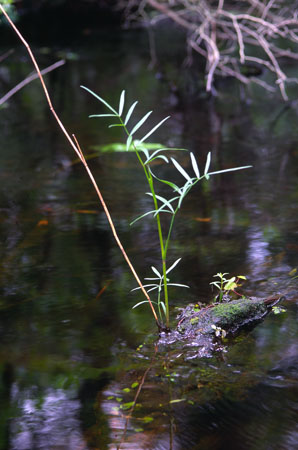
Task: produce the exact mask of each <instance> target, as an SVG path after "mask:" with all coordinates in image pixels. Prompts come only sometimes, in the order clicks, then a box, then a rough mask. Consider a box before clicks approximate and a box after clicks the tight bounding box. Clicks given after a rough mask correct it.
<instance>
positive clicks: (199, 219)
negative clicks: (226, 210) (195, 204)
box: [195, 217, 211, 222]
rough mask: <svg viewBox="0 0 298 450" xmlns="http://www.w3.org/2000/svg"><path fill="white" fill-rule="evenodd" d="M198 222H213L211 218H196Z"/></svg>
mask: <svg viewBox="0 0 298 450" xmlns="http://www.w3.org/2000/svg"><path fill="white" fill-rule="evenodd" d="M195 220H196V221H197V222H211V217H195Z"/></svg>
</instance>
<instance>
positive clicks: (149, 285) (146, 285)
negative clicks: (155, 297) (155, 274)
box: [130, 283, 159, 292]
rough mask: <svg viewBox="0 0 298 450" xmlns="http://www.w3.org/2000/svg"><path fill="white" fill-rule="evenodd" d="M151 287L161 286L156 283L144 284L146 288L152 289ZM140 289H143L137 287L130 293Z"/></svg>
mask: <svg viewBox="0 0 298 450" xmlns="http://www.w3.org/2000/svg"><path fill="white" fill-rule="evenodd" d="M151 286H159V285H158V284H156V283H154V284H153V283H151V284H144V285H143V287H144V288H147V287H151ZM138 289H141V287H140V286H137V287H135V288H133V289H131V290H130V292H133V291H137V290H138Z"/></svg>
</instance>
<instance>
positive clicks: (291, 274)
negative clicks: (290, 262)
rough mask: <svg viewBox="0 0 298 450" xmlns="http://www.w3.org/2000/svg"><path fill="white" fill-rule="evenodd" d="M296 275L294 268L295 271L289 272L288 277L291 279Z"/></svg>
mask: <svg viewBox="0 0 298 450" xmlns="http://www.w3.org/2000/svg"><path fill="white" fill-rule="evenodd" d="M296 273H297V269H296V268H295V269H293V270H291V272H289V275H290V277H293V276H294V275H296Z"/></svg>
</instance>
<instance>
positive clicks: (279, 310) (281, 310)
mask: <svg viewBox="0 0 298 450" xmlns="http://www.w3.org/2000/svg"><path fill="white" fill-rule="evenodd" d="M272 311H273V312H274V314H282V313H285V312H286V311H287V310H286V309H285V308H283V307H282V306H273V307H272Z"/></svg>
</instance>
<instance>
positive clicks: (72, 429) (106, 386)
mask: <svg viewBox="0 0 298 450" xmlns="http://www.w3.org/2000/svg"><path fill="white" fill-rule="evenodd" d="M137 36H140V35H139V34H137ZM143 39H145V38H144V36H143V37H141V38H140V39H136V38H135V37H134V38H129V37H128V36H127V35H126V37H123V38H121V39H119V36H118V37H116V38H115V41H114V42H111V41H109V39H103V38H102V40H101V47H100V49H99V48H98V45H97V43H96V46H93V47H92V46H91V45H90V46H88V48H78V49H76V51H77V53H78V54H79V55H80V58H81V59H80V60H79V61H72V62H70V61H69V62H68V63H67V65H66V66H65V70H64V69H63V71H60V72H59V73H58V72H57V74H55V75H54V74H52V75H51V76H50V77H49V78H48V81H49V86H50V90H51V92H53V95H54V103H55V104H56V105H57V109H58V110H59V111H60V112H62V116H63V117H64V119H65V122H66V125H69V128H70V129H71V131H75V132H76V133H77V135H78V138H79V140H80V142H82V143H83V147H84V148H85V151H86V152H87V153H88V152H89V151H90V153H93V152H94V150H93V149H92V147H93V146H94V145H101V144H106V143H109V142H111V140H115V141H121V139H122V137H123V136H121V134H120V133H119V134H117V131H116V133H115V134H113V135H111V134H110V130H106V127H105V125H104V124H101V123H99V122H97V121H90V120H88V119H87V117H88V115H89V114H91V113H96V112H98V104H97V103H96V102H95V101H94V100H91V99H90V98H89V97H87V96H85V95H83V93H82V92H81V91H80V90H79V88H78V86H79V84H85V85H87V86H89V87H90V88H91V89H94V90H95V91H96V92H98V93H99V94H102V95H103V94H105V95H106V97H107V98H108V99H109V100H110V101H111V103H112V104H116V102H117V101H118V97H119V93H120V92H121V90H122V89H123V87H126V88H127V96H128V101H129V102H130V103H131V102H133V101H134V100H135V99H139V100H142V101H141V102H140V106H139V110H138V113H139V114H140V116H141V115H142V114H144V113H145V112H146V111H147V110H149V109H154V110H155V120H156V123H157V122H158V121H159V120H160V119H162V118H163V117H164V116H166V115H168V114H172V116H173V120H172V121H171V122H170V121H169V123H168V125H167V126H166V127H165V128H163V129H162V130H160V133H159V134H158V133H157V135H156V140H158V141H159V142H162V143H164V144H165V145H171V144H172V145H174V146H182V147H187V148H189V149H190V150H192V151H193V152H194V153H195V154H196V156H197V158H198V161H199V164H200V167H203V165H204V162H205V159H206V153H207V152H208V151H210V150H212V151H213V164H214V168H215V169H218V170H219V169H223V168H225V167H231V166H235V165H243V164H253V166H254V168H253V169H252V170H250V171H248V172H247V173H241V174H233V175H231V176H223V177H219V178H217V179H214V180H213V181H212V182H211V183H209V184H202V185H201V186H200V187H198V188H197V190H196V191H194V192H193V193H192V194H191V196H190V197H189V199H188V200H187V201H186V202H185V205H184V207H183V210H182V211H181V215H180V217H179V218H178V220H177V227H176V228H175V230H174V233H173V241H172V245H171V248H170V252H171V254H170V257H171V258H172V259H173V261H174V260H175V259H176V258H178V257H181V256H182V257H183V261H182V263H181V266H180V267H178V268H177V272H176V276H177V282H183V283H185V284H189V285H190V286H191V287H192V292H193V293H192V294H188V293H185V294H183V297H181V292H180V291H179V292H178V291H175V290H173V291H172V293H171V295H172V298H173V306H174V305H175V304H177V305H178V304H179V305H180V306H181V304H185V303H187V302H189V301H197V300H198V299H200V300H204V301H208V300H210V298H211V297H212V296H213V294H212V292H211V290H210V286H209V282H210V281H212V279H213V275H214V274H215V273H217V272H218V271H222V272H230V273H231V275H234V274H245V275H246V276H247V278H248V282H247V283H246V287H245V289H246V291H245V292H249V293H250V294H251V295H258V296H261V297H263V296H265V295H271V294H273V293H275V292H276V291H280V292H282V293H285V294H286V297H287V301H286V302H285V306H286V307H287V313H286V314H283V315H279V316H274V315H273V314H272V315H270V316H269V317H268V318H267V319H266V321H265V322H263V323H262V324H260V325H259V326H258V327H257V328H255V330H253V331H252V332H251V333H249V334H247V333H243V334H240V335H239V336H237V337H236V338H235V339H232V340H231V341H230V342H227V343H226V344H225V347H226V349H225V351H221V352H218V353H217V354H216V355H213V356H212V357H211V358H201V356H202V353H200V349H197V350H194V349H187V348H183V349H182V350H181V349H180V350H179V349H178V350H177V349H175V348H170V349H168V348H159V351H158V353H157V354H156V358H155V360H154V362H153V363H152V365H150V364H151V362H152V357H153V355H154V346H152V344H150V345H149V344H148V341H149V343H150V338H148V336H147V335H148V332H150V331H151V330H152V329H153V327H154V325H152V328H151V324H152V320H151V317H150V311H148V310H147V309H146V308H143V309H142V308H140V309H139V310H134V311H131V306H132V305H133V304H135V303H136V302H137V301H138V299H136V297H135V296H133V295H132V294H129V291H130V289H131V288H133V287H134V286H135V285H134V282H133V280H132V278H131V277H130V275H129V274H128V272H127V269H126V267H125V265H124V262H123V258H122V256H121V255H120V254H118V251H117V249H116V248H115V246H114V243H113V241H112V238H111V234H110V231H109V229H108V225H107V223H106V219H105V217H104V215H103V213H102V211H101V209H99V207H98V205H97V202H96V200H95V195H94V194H93V192H92V188H91V187H90V185H89V181H88V180H87V178H86V177H85V174H84V173H83V170H82V168H81V167H80V166H79V165H78V164H74V163H73V160H74V156H73V155H72V154H70V153H68V150H66V144H65V142H64V139H63V137H62V136H60V134H59V131H57V129H56V124H55V123H53V122H51V119H49V113H48V111H47V108H46V107H45V104H44V99H43V97H42V94H41V92H40V90H39V87H38V86H37V84H32V85H31V86H30V87H28V90H27V91H23V92H21V93H19V95H18V97H15V98H14V99H11V101H10V104H9V106H8V108H6V109H5V110H1V117H2V119H3V124H4V125H5V126H3V127H2V128H1V131H0V135H1V139H2V142H4V143H5V146H4V147H3V149H2V151H1V154H0V160H1V181H2V183H1V186H0V200H1V205H0V208H1V212H2V217H1V218H0V234H1V242H3V246H2V247H1V249H0V252H1V256H0V257H1V261H0V262H1V272H0V289H1V298H0V309H1V323H0V337H1V342H2V348H1V352H0V371H1V373H2V379H1V385H0V393H1V394H3V395H2V397H3V402H2V403H1V405H2V414H1V417H0V419H1V429H2V430H3V432H2V434H1V436H2V437H1V439H2V441H0V447H2V448H3V449H4V448H13V449H20V450H22V449H24V450H29V449H35V448H36V449H39V448H60V449H64V450H70V449H85V448H86V449H87V448H90V449H91V448H100V449H103V450H105V449H116V448H117V446H118V447H119V444H120V443H121V446H120V448H123V449H124V448H127V449H144V450H147V449H148V450H149V449H152V450H153V449H154V450H157V449H166V450H169V449H175V450H179V449H184V448H187V449H199V450H205V449H210V448H212V449H213V450H217V449H218V450H221V449H222V448H230V449H231V450H234V449H235V450H239V449H240V450H241V449H243V450H255V449H256V448H258V450H259V449H260V450H263V449H264V450H265V449H266V450H267V449H268V448H272V449H278V450H280V449H282V450H283V449H287V450H288V449H292V448H293V449H294V448H295V442H296V441H295V439H297V424H296V414H297V402H296V401H295V398H297V344H296V341H297V307H296V304H297V286H298V284H297V280H298V279H297V269H298V268H297V251H298V246H297V198H298V196H297V195H298V194H297V192H298V183H297V180H298V176H297V175H298V172H297V170H298V164H297V157H298V153H297V142H298V138H297V127H296V120H297V117H296V114H293V110H291V109H287V111H284V112H283V113H282V114H280V115H278V114H277V113H276V109H275V108H276V107H278V108H280V107H281V105H279V104H278V103H276V99H274V98H272V99H270V98H266V101H265V99H264V98H261V99H260V100H256V99H255V100H254V101H253V102H252V103H250V104H248V103H247V104H245V105H244V104H242V103H241V102H239V101H238V100H237V98H238V97H237V93H236V91H235V90H233V91H232V92H231V91H230V90H229V89H233V88H231V87H230V88H229V86H230V85H227V91H226V93H225V92H223V94H222V98H219V99H217V100H215V101H209V100H208V99H202V98H198V97H196V96H195V95H191V96H187V95H185V93H186V92H187V90H186V91H183V89H182V94H181V96H180V98H179V99H178V98H177V97H175V101H174V100H173V93H172V92H171V90H170V89H169V85H168V84H167V82H165V83H161V82H160V80H159V79H158V77H156V76H155V74H154V72H152V71H149V70H148V55H146V53H145V52H144V48H145V45H141V43H143V42H144V41H143ZM115 42H116V43H117V44H119V48H118V47H117V48H118V50H117V51H116V50H115V47H116V46H115ZM135 44H138V45H135ZM132 49H133V51H132ZM6 64H7V66H5V67H4V66H3V65H1V72H0V77H2V78H1V80H0V81H1V82H2V81H3V80H5V82H8V81H9V82H10V83H11V84H14V83H16V82H17V81H19V78H22V77H24V76H25V75H27V73H28V71H29V67H28V65H27V63H26V62H24V63H22V64H20V63H19V60H18V57H17V56H16V59H14V60H13V62H12V64H11V65H10V63H9V61H6ZM45 65H46V64H45ZM103 67H105V70H102V68H103ZM115 67H116V68H117V70H116V72H115ZM179 70H180V68H177V67H175V65H174V66H173V67H170V65H169V67H167V66H166V65H165V71H166V72H167V73H166V76H167V77H168V76H170V75H172V76H174V77H176V76H177V79H178V78H179V77H180V78H183V72H179ZM30 71H31V67H30ZM17 78H18V80H17ZM189 88H190V89H191V87H189ZM192 92H194V91H192ZM161 99H164V100H162V101H161ZM277 116H278V117H277ZM24 117H25V119H24ZM111 136H113V137H111ZM181 163H182V164H183V165H185V166H187V164H189V157H188V156H187V155H184V154H182V155H181ZM90 164H91V167H92V169H93V171H94V174H95V176H96V178H97V180H99V182H100V187H101V188H102V190H103V194H104V196H105V198H106V200H107V202H108V203H109V204H110V206H111V211H112V215H113V217H114V219H115V223H116V226H117V229H118V231H119V232H120V234H121V237H122V238H123V241H124V243H125V246H126V248H127V250H128V252H129V254H130V256H132V258H133V260H134V262H135V264H136V268H137V270H138V272H139V273H140V276H141V277H143V276H147V275H148V271H150V266H151V265H158V264H159V260H160V259H159V258H160V257H159V250H158V248H157V245H156V244H157V240H156V239H157V238H156V234H155V230H154V228H153V227H152V223H151V222H150V221H147V220H145V221H143V222H140V223H139V224H138V225H137V226H136V227H134V228H133V229H130V228H129V226H128V223H129V222H130V221H131V220H132V219H133V218H134V217H136V216H138V215H139V214H141V213H142V212H143V211H145V210H147V208H148V198H147V197H146V196H144V191H146V187H145V185H144V183H143V179H142V176H141V173H140V172H138V171H137V165H136V160H135V158H134V155H127V154H105V155H102V154H100V153H99V154H98V157H96V158H93V159H91V160H90ZM156 170H157V172H158V173H159V174H160V175H161V176H165V177H166V176H167V175H169V176H170V178H171V177H172V172H171V167H170V166H169V165H167V166H165V167H162V166H158V167H156ZM174 181H175V180H174ZM161 193H162V194H163V191H161ZM165 193H166V191H165ZM174 314H175V313H174ZM154 339H155V337H153V338H151V340H154ZM144 343H146V345H147V347H146V345H144V346H143V347H142V348H141V347H139V345H140V344H144ZM137 347H139V349H138V350H136V348H137ZM142 380H143V384H142V389H141V390H140V392H139V395H138V398H137V400H136V405H135V407H134V409H133V411H132V410H131V408H132V403H134V399H135V397H136V392H137V390H138V389H139V387H140V385H141V383H142ZM67 386H71V388H68V387H67Z"/></svg>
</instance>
